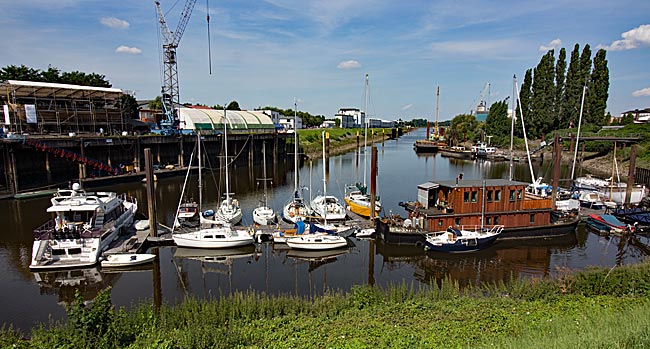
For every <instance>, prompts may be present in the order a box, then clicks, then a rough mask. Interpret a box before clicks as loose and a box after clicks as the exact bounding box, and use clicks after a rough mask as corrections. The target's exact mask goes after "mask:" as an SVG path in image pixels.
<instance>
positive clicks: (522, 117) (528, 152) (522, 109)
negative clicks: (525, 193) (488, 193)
mask: <svg viewBox="0 0 650 349" xmlns="http://www.w3.org/2000/svg"><path fill="white" fill-rule="evenodd" d="M517 87H518V86H517V80H515V91H516V92H517V101H518V102H519V109H521V116H520V117H521V128H522V130H523V131H524V143H525V144H526V155H527V156H528V169H529V170H530V180H531V182H534V181H535V180H536V178H535V172H534V171H533V162H532V161H531V160H530V149H529V148H528V137H526V125H525V124H524V108H523V107H522V106H521V99H519V91H518V89H517Z"/></svg>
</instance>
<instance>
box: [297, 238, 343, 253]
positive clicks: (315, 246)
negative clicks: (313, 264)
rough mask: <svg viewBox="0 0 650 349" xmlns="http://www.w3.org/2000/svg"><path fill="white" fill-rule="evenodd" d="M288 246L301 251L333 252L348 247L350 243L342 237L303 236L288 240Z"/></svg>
mask: <svg viewBox="0 0 650 349" xmlns="http://www.w3.org/2000/svg"><path fill="white" fill-rule="evenodd" d="M286 244H287V246H289V247H291V248H295V249H299V250H333V249H336V248H341V247H345V246H347V245H348V241H347V240H345V238H343V237H341V236H329V235H328V236H301V237H295V238H290V239H287V240H286Z"/></svg>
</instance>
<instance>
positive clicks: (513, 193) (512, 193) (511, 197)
mask: <svg viewBox="0 0 650 349" xmlns="http://www.w3.org/2000/svg"><path fill="white" fill-rule="evenodd" d="M510 201H515V191H514V190H512V189H511V190H510Z"/></svg>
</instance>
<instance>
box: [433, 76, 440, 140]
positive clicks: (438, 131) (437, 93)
mask: <svg viewBox="0 0 650 349" xmlns="http://www.w3.org/2000/svg"><path fill="white" fill-rule="evenodd" d="M439 108H440V86H438V88H437V89H436V129H435V131H433V135H434V138H435V139H436V142H437V141H438V138H440V129H439V128H438V109H439ZM437 145H438V144H436V146H437Z"/></svg>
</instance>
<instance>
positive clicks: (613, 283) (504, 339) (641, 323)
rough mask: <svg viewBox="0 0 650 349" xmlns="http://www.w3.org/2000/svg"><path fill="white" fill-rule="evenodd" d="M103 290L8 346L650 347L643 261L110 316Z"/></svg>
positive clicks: (649, 280)
mask: <svg viewBox="0 0 650 349" xmlns="http://www.w3.org/2000/svg"><path fill="white" fill-rule="evenodd" d="M108 293H109V291H108V290H105V291H102V292H101V293H100V294H99V295H98V297H97V299H95V300H94V302H93V303H92V306H90V307H87V306H84V303H83V300H82V299H81V297H79V296H78V295H77V296H76V297H75V301H74V303H73V305H72V306H71V307H70V309H69V318H68V324H67V325H66V324H60V323H53V324H50V325H49V328H46V327H40V328H36V329H34V330H32V332H31V336H30V339H28V340H23V339H22V338H23V335H22V334H20V333H19V332H17V331H14V330H12V329H11V328H9V329H6V328H3V329H2V330H0V346H1V347H16V348H27V347H30V348H116V347H128V348H234V347H253V348H268V347H273V348H278V347H304V348H314V347H337V348H338V347H379V348H406V347H408V348H411V347H416V348H418V347H419V348H458V347H473V348H483V347H504V348H577V347H583V348H611V347H617V348H644V347H648V346H650V330H649V329H650V317H649V316H648V315H647V314H648V312H650V301H649V299H650V298H649V296H650V263H641V264H638V265H629V266H622V267H615V268H612V269H590V270H585V271H582V272H578V273H575V274H574V273H571V272H568V271H560V272H559V273H558V275H557V276H555V277H554V278H553V279H551V278H540V279H533V280H529V279H521V280H517V281H509V282H503V281H499V282H495V283H491V284H482V285H473V286H467V287H465V288H463V289H461V288H460V287H459V285H458V283H457V282H455V281H453V280H451V279H449V278H445V279H443V280H441V281H438V282H436V281H435V280H431V284H430V285H427V284H424V283H421V284H418V286H417V287H415V286H414V285H413V284H411V285H406V284H400V285H393V286H389V287H388V288H386V289H381V288H378V287H370V286H364V285H359V286H354V287H353V288H352V290H351V291H350V292H348V293H347V294H344V293H341V292H332V291H327V292H325V293H324V294H323V295H321V296H313V297H309V298H301V297H297V296H293V295H278V296H267V295H265V294H263V293H259V292H253V291H251V292H235V293H233V294H230V295H227V296H222V297H220V298H218V299H207V300H197V299H194V298H187V299H186V300H185V301H184V302H182V303H179V304H177V305H173V306H163V307H162V308H161V309H160V311H159V312H154V310H153V307H152V305H151V304H141V305H139V306H136V307H134V308H133V309H131V310H130V311H128V312H126V311H124V310H123V309H120V310H119V311H118V312H114V311H113V309H112V306H111V305H110V297H108Z"/></svg>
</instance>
